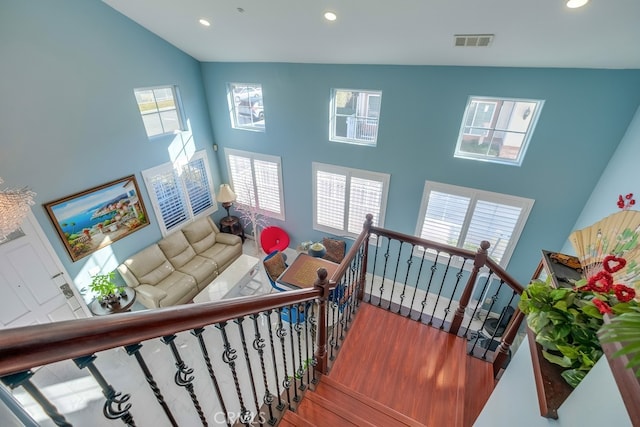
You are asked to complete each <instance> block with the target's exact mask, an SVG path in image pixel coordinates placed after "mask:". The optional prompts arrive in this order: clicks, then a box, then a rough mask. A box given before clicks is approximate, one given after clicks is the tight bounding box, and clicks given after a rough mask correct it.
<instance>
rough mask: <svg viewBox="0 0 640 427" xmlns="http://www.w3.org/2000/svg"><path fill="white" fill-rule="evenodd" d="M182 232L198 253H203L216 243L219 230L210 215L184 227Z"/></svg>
mask: <svg viewBox="0 0 640 427" xmlns="http://www.w3.org/2000/svg"><path fill="white" fill-rule="evenodd" d="M182 233H184V236H185V237H186V239H187V241H188V242H189V244H190V245H191V246H192V247H193V249H194V250H195V251H196V253H197V254H198V255H201V254H202V252H204V251H206V250H207V249H209V248H210V247H212V246H213V245H214V244H215V243H216V234H217V233H219V231H218V228H217V227H216V225H215V224H214V223H213V221H212V220H211V219H210V218H209V217H204V218H201V219H198V220H196V221H193V222H192V223H191V224H187V225H185V226H184V227H182ZM209 258H211V257H209Z"/></svg>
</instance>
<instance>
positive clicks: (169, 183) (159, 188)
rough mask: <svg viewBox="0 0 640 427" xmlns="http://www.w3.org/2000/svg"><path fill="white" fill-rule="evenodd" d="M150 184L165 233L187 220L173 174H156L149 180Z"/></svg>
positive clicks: (179, 188) (178, 186)
mask: <svg viewBox="0 0 640 427" xmlns="http://www.w3.org/2000/svg"><path fill="white" fill-rule="evenodd" d="M151 184H152V186H153V192H154V194H155V196H156V198H157V201H158V206H159V208H160V212H161V216H162V222H163V223H164V225H165V228H166V229H167V231H168V230H171V229H173V228H174V227H175V226H177V225H179V224H182V223H183V222H184V221H186V220H187V219H189V216H188V215H187V211H186V203H185V200H184V195H183V194H182V189H181V186H180V185H179V183H178V180H177V178H176V174H175V172H173V171H170V172H167V173H164V174H158V175H156V176H154V177H152V178H151Z"/></svg>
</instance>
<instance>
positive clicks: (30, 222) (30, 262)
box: [0, 212, 88, 328]
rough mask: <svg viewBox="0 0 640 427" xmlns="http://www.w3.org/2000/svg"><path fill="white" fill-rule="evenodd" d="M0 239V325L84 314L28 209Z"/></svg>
mask: <svg viewBox="0 0 640 427" xmlns="http://www.w3.org/2000/svg"><path fill="white" fill-rule="evenodd" d="M9 237H10V238H9V239H7V240H5V241H4V242H0V290H1V293H0V295H1V296H0V328H6V327H18V326H26V325H32V324H38V323H49V322H56V321H60V320H69V319H75V318H78V317H87V313H88V311H87V310H86V305H85V304H84V301H82V302H81V300H82V299H81V298H78V295H77V291H76V289H75V286H74V285H73V282H72V281H71V280H70V278H69V275H68V274H67V273H66V272H65V270H64V268H63V266H62V263H61V262H60V260H59V259H58V258H57V256H56V255H55V253H54V251H53V248H52V247H51V244H50V243H49V241H48V240H47V239H46V237H45V235H44V232H43V231H42V229H41V228H40V225H39V224H38V222H37V221H36V219H35V216H33V214H32V213H31V212H30V213H29V215H27V218H26V219H25V221H24V223H23V224H22V227H21V230H18V231H17V232H16V233H13V234H12V235H11V236H9Z"/></svg>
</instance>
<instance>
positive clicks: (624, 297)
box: [613, 285, 636, 302]
mask: <svg viewBox="0 0 640 427" xmlns="http://www.w3.org/2000/svg"><path fill="white" fill-rule="evenodd" d="M613 291H614V292H615V294H616V298H618V301H620V302H629V301H631V300H632V299H634V298H635V297H636V291H635V289H633V288H630V287H628V286H625V285H613Z"/></svg>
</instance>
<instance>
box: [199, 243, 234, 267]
mask: <svg viewBox="0 0 640 427" xmlns="http://www.w3.org/2000/svg"><path fill="white" fill-rule="evenodd" d="M235 237H238V236H235ZM240 255H242V240H241V239H240V237H238V244H236V245H233V246H229V245H223V244H222V243H216V244H215V245H213V246H212V247H210V248H209V249H207V250H206V251H204V252H202V253H200V256H203V257H206V258H209V259H212V260H214V261H215V262H216V263H217V264H218V270H219V271H220V272H222V271H223V270H224V269H225V268H227V267H228V266H229V265H230V264H231V263H232V262H233V261H235V260H236V258H238V257H239V256H240Z"/></svg>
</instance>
